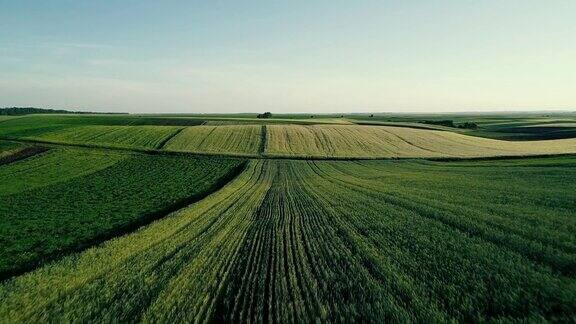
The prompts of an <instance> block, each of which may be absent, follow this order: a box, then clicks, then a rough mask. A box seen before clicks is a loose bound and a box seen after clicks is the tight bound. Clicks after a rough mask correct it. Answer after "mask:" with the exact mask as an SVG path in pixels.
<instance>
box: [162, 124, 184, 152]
mask: <svg viewBox="0 0 576 324" xmlns="http://www.w3.org/2000/svg"><path fill="white" fill-rule="evenodd" d="M185 128H186V127H182V128H179V129H177V130H176V131H175V132H174V133H172V134H171V135H170V136H168V137H166V138H165V139H164V140H162V142H160V143H158V145H156V147H155V149H157V150H161V149H162V148H163V147H164V146H166V144H168V142H170V140H171V139H173V138H174V137H176V136H177V135H178V134H180V133H181V132H182V131H183V130H184V129H185Z"/></svg>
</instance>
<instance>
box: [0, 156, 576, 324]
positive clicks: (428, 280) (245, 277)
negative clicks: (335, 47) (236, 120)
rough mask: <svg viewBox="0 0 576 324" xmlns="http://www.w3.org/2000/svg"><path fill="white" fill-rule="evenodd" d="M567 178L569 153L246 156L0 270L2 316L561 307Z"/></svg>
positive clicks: (390, 315) (513, 314)
mask: <svg viewBox="0 0 576 324" xmlns="http://www.w3.org/2000/svg"><path fill="white" fill-rule="evenodd" d="M407 183H408V184H409V185H407ZM575 184H576V160H575V159H574V158H556V159H543V160H519V161H500V162H494V161H492V162H490V163H486V162H457V163H456V162H376V161H374V162H356V163H355V162H312V161H311V162H306V161H301V162H290V161H285V162H274V161H269V162H253V163H251V165H250V167H249V168H248V169H247V170H246V171H245V172H244V173H243V174H242V175H241V176H240V177H238V178H237V179H236V180H234V181H232V182H231V183H230V184H228V185H227V186H226V187H225V188H224V189H222V190H220V191H218V192H217V193H216V194H213V195H211V196H210V197H208V198H206V199H204V200H202V201H200V202H198V203H196V204H193V205H191V206H190V207H187V208H185V209H183V210H181V211H178V212H176V213H173V214H171V215H170V216H168V217H166V218H164V219H162V220H160V221H157V222H155V223H153V224H151V225H150V226H148V227H146V228H143V229H141V230H139V231H137V232H135V233H134V234H131V235H127V236H125V237H122V238H118V239H114V240H111V241H109V242H107V243H105V244H104V245H102V246H101V247H97V248H92V249H89V250H87V251H86V252H84V253H81V254H78V255H74V256H71V257H67V258H64V259H62V260H61V261H58V262H56V263H54V264H51V265H50V266H47V267H44V268H41V269H39V270H38V271H35V272H32V273H30V274H27V275H23V276H21V277H17V278H15V279H13V280H10V281H7V282H5V283H4V284H3V285H2V287H1V288H0V298H1V299H2V300H5V301H6V302H5V303H3V304H2V305H0V316H1V317H2V318H5V319H6V320H8V321H26V322H29V321H57V320H59V319H62V318H67V319H69V320H73V321H92V320H99V321H101V320H104V321H107V320H119V321H127V320H130V319H135V318H138V319H141V320H144V321H174V320H179V321H189V320H190V321H192V320H194V319H204V320H209V319H212V320H227V321H234V322H236V321H248V320H251V319H252V320H256V321H260V320H278V321H306V320H309V319H313V318H317V319H324V320H337V319H339V318H346V319H348V320H361V319H363V320H376V321H380V320H383V319H386V320H394V321H418V320H433V321H450V320H460V321H483V320H513V319H524V320H539V319H542V318H556V319H557V320H568V319H570V318H573V316H574V315H575V314H574V310H575V309H576V299H575V298H574V296H575V294H576V281H575V279H574V275H576V273H575V272H574V269H576V237H574V234H573V233H574V230H575V229H576V220H575V219H574V214H573V211H574V210H575V208H576V202H575V201H574V199H573V193H574V190H576V185H575ZM71 269H73V271H71ZM103 275H104V278H105V280H103V279H102V276H103ZM63 291H67V293H65V294H62V292H63Z"/></svg>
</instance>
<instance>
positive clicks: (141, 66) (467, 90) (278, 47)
mask: <svg viewBox="0 0 576 324" xmlns="http://www.w3.org/2000/svg"><path fill="white" fill-rule="evenodd" d="M0 73H1V74H0V107H7V106H41V107H63V108H82V109H84V110H93V111H130V112H222V113H225V112H242V111H250V112H255V111H265V110H269V111H273V112H302V111H310V112H332V111H333V112H353V111H364V112H374V111H392V112H438V111H470V110H475V111H480V110H485V111H486V110H489V111H493V110H530V109H536V110H543V109H572V110H574V109H575V108H576V1H557V0H549V1H544V0H543V1H531V0H524V1H520V0H518V1H515V0H484V1H477V0H474V1H466V0H459V1H440V0H437V1H433V0H429V1H418V0H411V1H385V0H378V1H371V0H366V1H350V0H347V1H340V0H332V1H300V0H294V1H271V0H268V1H224V0H222V1H217V0H211V1H208V0H205V1H128V0H127V1H104V0H100V1H80V0H75V1H73V0H70V1H61V0H60V1H58V0H51V1H25V0H13V1H7V0H0Z"/></svg>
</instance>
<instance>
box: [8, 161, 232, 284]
mask: <svg viewBox="0 0 576 324" xmlns="http://www.w3.org/2000/svg"><path fill="white" fill-rule="evenodd" d="M239 164H240V161H232V160H205V159H201V158H197V159H190V158H180V157H163V156H132V155H129V154H119V153H101V152H87V151H80V150H53V151H51V152H49V153H47V154H43V155H41V156H36V157H32V158H28V159H26V160H23V161H20V162H18V163H13V164H10V165H7V166H5V167H3V168H1V169H0V198H1V203H0V214H1V215H2V218H0V237H1V238H2V246H3V249H2V251H1V252H0V277H6V276H7V275H9V274H10V273H15V272H18V271H20V270H23V269H28V268H31V267H33V266H36V265H37V264H40V263H42V262H44V261H45V260H49V259H51V258H54V257H56V256H59V255H61V254H63V253H65V252H67V251H70V250H78V249H79V248H81V247H85V246H89V245H91V244H93V243H95V242H98V241H101V240H103V239H105V238H108V237H111V236H113V235H117V234H118V233H121V232H123V231H127V230H129V229H131V228H134V226H135V225H139V224H144V223H146V222H147V221H149V220H151V219H154V218H157V217H159V216H158V214H160V215H162V214H163V213H165V212H166V210H167V209H168V210H169V209H170V208H174V206H176V207H178V206H180V205H181V204H182V203H187V202H188V201H190V199H196V198H197V197H202V196H203V195H205V194H206V193H207V192H210V191H212V190H214V189H215V188H216V187H217V186H219V183H220V182H221V181H222V179H226V178H227V177H229V176H230V174H233V173H234V172H235V171H234V170H235V169H237V168H238V167H239Z"/></svg>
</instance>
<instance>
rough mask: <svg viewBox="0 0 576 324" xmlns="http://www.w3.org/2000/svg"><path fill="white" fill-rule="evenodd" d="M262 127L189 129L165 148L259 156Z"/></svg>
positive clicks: (200, 127) (234, 126) (197, 127)
mask: <svg viewBox="0 0 576 324" xmlns="http://www.w3.org/2000/svg"><path fill="white" fill-rule="evenodd" d="M261 129H262V126H258V125H220V126H193V127H187V128H185V129H184V130H183V131H181V132H180V133H179V134H178V135H176V136H174V137H173V138H172V139H171V140H170V141H168V142H167V143H166V145H165V146H164V149H165V150H168V151H183V152H197V153H219V154H232V155H250V154H252V155H253V154H258V149H259V147H260V139H261V137H262V135H261V133H260V132H261Z"/></svg>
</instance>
